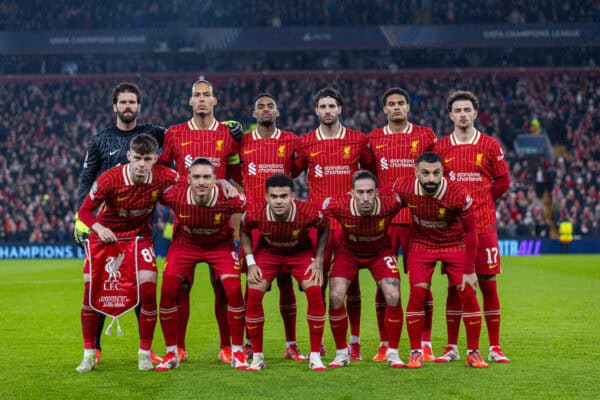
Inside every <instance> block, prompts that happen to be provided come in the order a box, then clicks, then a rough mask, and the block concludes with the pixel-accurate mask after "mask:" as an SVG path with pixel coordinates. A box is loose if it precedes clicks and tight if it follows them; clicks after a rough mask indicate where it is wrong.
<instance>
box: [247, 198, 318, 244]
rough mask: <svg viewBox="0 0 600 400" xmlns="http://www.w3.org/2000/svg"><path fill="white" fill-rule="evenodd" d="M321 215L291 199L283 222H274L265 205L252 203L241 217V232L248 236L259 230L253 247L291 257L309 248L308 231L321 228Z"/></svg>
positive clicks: (306, 205) (304, 204)
mask: <svg viewBox="0 0 600 400" xmlns="http://www.w3.org/2000/svg"><path fill="white" fill-rule="evenodd" d="M325 224H326V222H325V219H324V218H323V214H322V213H321V211H319V210H318V209H317V208H316V207H314V206H313V205H311V204H309V203H305V202H303V201H299V200H294V202H293V203H292V211H291V213H290V215H289V216H288V219H287V220H286V221H278V220H277V219H275V216H274V215H273V211H272V210H271V207H270V206H269V204H268V203H267V202H264V203H263V204H258V203H257V204H253V205H251V206H250V207H249V208H248V211H246V213H244V215H243V216H242V229H243V230H244V232H246V233H248V235H250V234H251V232H252V230H253V229H258V230H259V231H260V239H259V241H258V245H257V248H260V247H262V248H266V249H268V250H269V251H271V252H273V253H275V254H292V253H296V252H298V251H300V250H304V249H306V248H310V247H311V241H310V238H309V235H308V234H309V231H310V229H311V228H317V229H323V228H325Z"/></svg>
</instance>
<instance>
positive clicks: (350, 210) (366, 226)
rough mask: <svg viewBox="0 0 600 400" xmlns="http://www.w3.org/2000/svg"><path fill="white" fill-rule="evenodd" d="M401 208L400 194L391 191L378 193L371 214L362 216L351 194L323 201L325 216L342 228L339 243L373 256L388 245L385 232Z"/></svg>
mask: <svg viewBox="0 0 600 400" xmlns="http://www.w3.org/2000/svg"><path fill="white" fill-rule="evenodd" d="M400 208H401V201H400V197H399V196H397V195H396V194H394V193H392V192H391V191H381V192H379V196H378V197H377V198H376V199H375V207H374V208H373V212H372V213H371V215H361V214H360V212H359V209H358V202H357V201H356V200H355V199H354V198H353V197H352V196H351V195H350V194H345V195H341V196H336V197H333V198H331V199H325V201H324V202H323V210H324V212H325V215H327V216H329V217H330V218H334V219H336V220H337V221H338V222H339V223H340V225H341V227H342V239H341V241H340V246H342V247H344V248H345V249H347V250H348V251H350V252H352V253H354V254H356V255H359V256H371V255H375V254H378V253H379V252H381V251H383V250H385V249H388V248H389V247H390V240H389V237H388V236H387V234H386V232H387V229H388V226H389V225H390V223H391V222H392V219H393V218H394V216H396V214H397V213H398V211H400Z"/></svg>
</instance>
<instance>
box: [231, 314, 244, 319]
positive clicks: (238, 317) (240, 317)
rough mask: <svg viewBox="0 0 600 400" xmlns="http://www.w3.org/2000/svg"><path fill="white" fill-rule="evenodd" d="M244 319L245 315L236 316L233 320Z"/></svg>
mask: <svg viewBox="0 0 600 400" xmlns="http://www.w3.org/2000/svg"><path fill="white" fill-rule="evenodd" d="M242 318H244V316H243V315H234V316H233V319H242Z"/></svg>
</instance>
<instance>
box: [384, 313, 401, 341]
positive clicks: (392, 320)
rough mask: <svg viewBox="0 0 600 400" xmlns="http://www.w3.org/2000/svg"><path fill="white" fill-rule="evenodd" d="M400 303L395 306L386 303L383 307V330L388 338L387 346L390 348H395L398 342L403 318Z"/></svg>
mask: <svg viewBox="0 0 600 400" xmlns="http://www.w3.org/2000/svg"><path fill="white" fill-rule="evenodd" d="M403 318H404V316H403V312H402V305H401V304H398V305H397V306H390V305H387V306H386V307H385V316H384V324H385V332H386V333H387V338H388V343H389V344H388V347H389V348H391V349H397V348H398V343H399V342H400V334H401V332H402V320H403Z"/></svg>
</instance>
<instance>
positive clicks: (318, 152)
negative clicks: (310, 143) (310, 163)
mask: <svg viewBox="0 0 600 400" xmlns="http://www.w3.org/2000/svg"><path fill="white" fill-rule="evenodd" d="M321 153H322V151H315V152H314V153H310V156H311V157H316V156H318V155H319V154H321Z"/></svg>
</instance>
